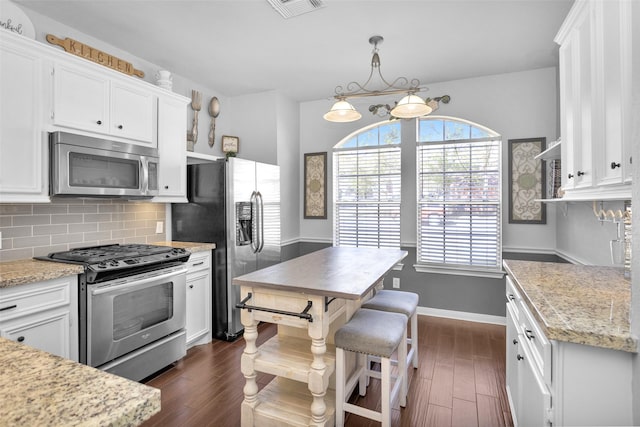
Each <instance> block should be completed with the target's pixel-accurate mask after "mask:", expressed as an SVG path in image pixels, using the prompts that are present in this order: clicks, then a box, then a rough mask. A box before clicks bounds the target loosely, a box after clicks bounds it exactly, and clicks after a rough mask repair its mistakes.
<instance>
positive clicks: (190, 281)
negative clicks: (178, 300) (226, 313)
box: [186, 251, 211, 346]
mask: <svg viewBox="0 0 640 427" xmlns="http://www.w3.org/2000/svg"><path fill="white" fill-rule="evenodd" d="M187 268H188V270H187V304H186V305H187V318H186V323H187V326H186V328H187V346H191V345H194V344H197V343H204V342H208V341H209V336H208V334H209V331H210V329H211V326H210V325H211V252H209V251H207V252H196V253H194V254H192V255H191V257H190V258H189V262H188V267H187Z"/></svg>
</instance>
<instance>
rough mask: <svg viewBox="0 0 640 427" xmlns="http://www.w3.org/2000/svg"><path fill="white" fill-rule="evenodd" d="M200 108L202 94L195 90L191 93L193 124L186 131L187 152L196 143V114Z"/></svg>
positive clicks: (191, 149)
mask: <svg viewBox="0 0 640 427" xmlns="http://www.w3.org/2000/svg"><path fill="white" fill-rule="evenodd" d="M201 108H202V94H201V93H200V92H198V91H197V90H192V91H191V109H192V110H193V124H192V126H191V130H190V131H187V151H193V146H194V145H195V144H196V142H198V112H199V111H200V109H201Z"/></svg>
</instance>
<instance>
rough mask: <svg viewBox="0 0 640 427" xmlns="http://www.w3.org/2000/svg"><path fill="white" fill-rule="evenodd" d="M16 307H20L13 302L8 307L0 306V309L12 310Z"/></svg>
mask: <svg viewBox="0 0 640 427" xmlns="http://www.w3.org/2000/svg"><path fill="white" fill-rule="evenodd" d="M16 307H18V306H17V305H15V304H13V305H9V306H7V307H2V308H0V311H5V310H11V309H12V308H16Z"/></svg>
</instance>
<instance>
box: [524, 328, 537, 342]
mask: <svg viewBox="0 0 640 427" xmlns="http://www.w3.org/2000/svg"><path fill="white" fill-rule="evenodd" d="M524 334H525V335H526V337H527V339H530V340H531V339H534V338H535V335H533V331H531V329H525V330H524Z"/></svg>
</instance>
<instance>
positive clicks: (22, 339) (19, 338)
mask: <svg viewBox="0 0 640 427" xmlns="http://www.w3.org/2000/svg"><path fill="white" fill-rule="evenodd" d="M16 341H18V342H22V341H24V337H22V336H20V337H18V339H17V340H16Z"/></svg>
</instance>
